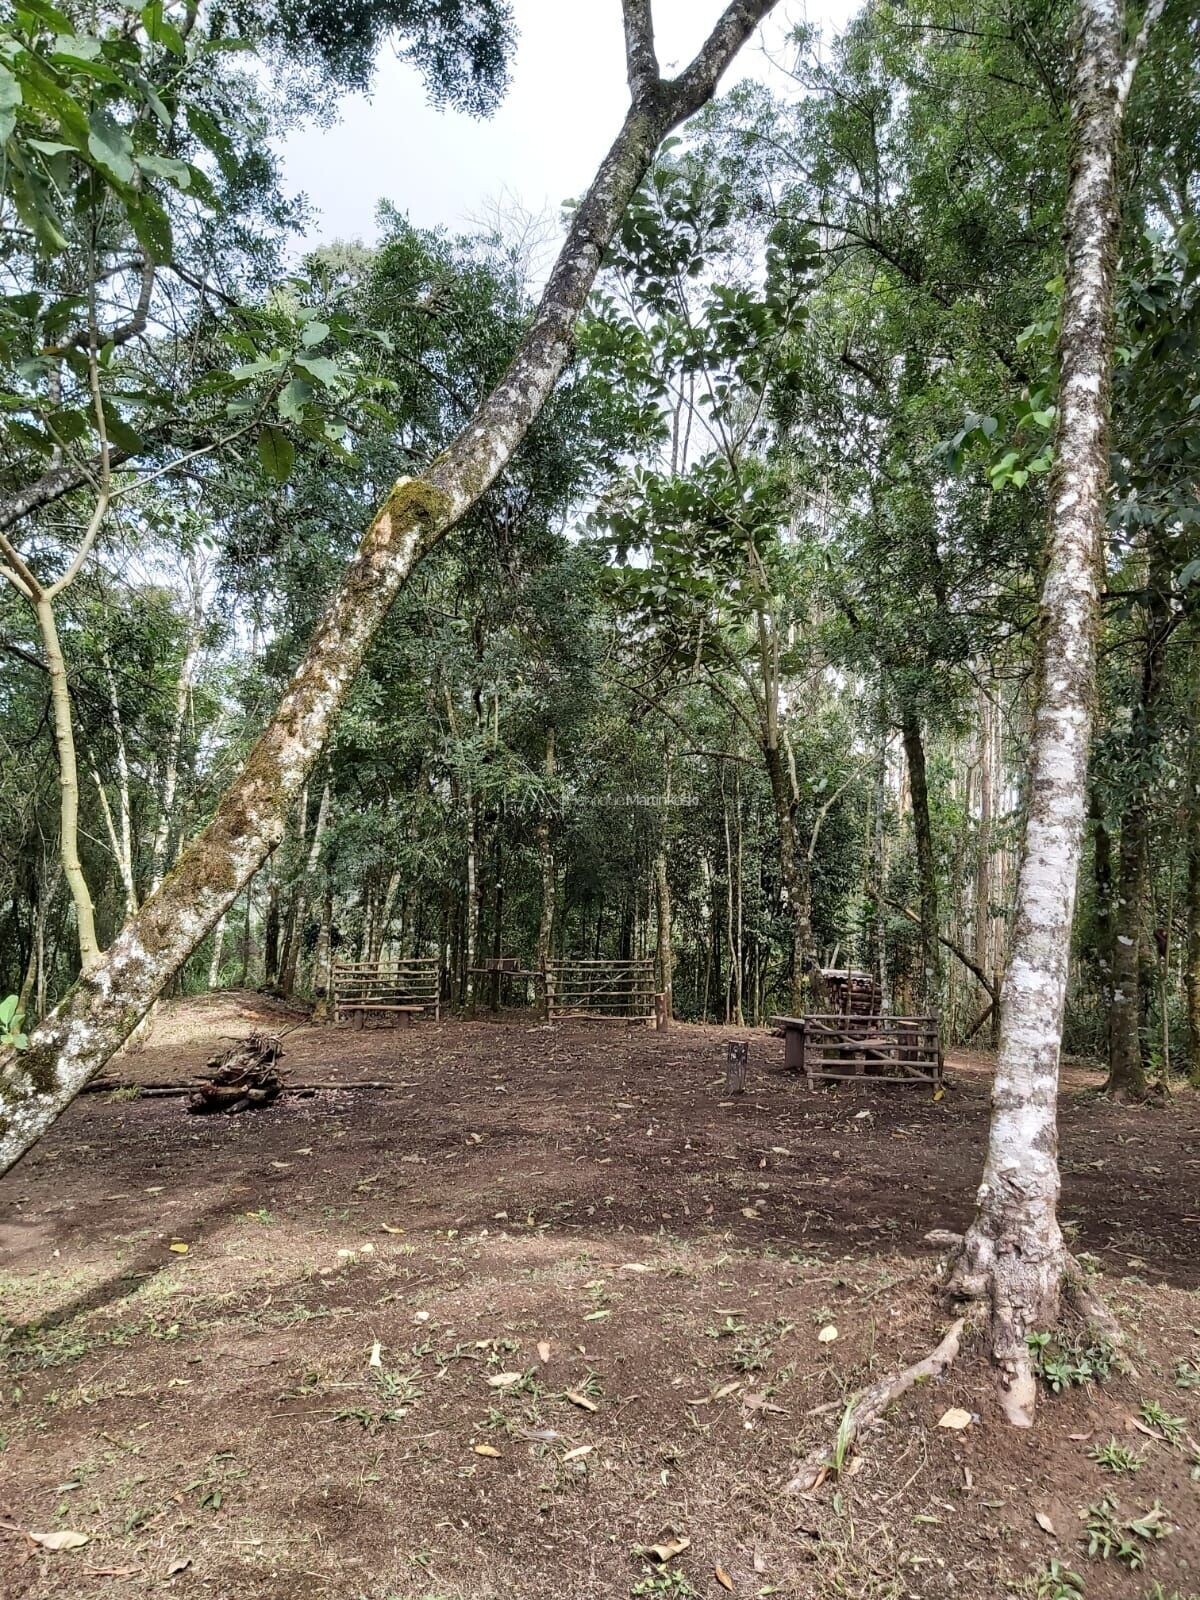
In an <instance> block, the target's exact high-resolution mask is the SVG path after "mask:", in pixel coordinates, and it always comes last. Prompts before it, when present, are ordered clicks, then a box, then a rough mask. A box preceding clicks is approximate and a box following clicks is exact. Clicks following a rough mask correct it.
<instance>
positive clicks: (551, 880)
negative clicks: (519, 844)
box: [534, 728, 557, 974]
mask: <svg viewBox="0 0 1200 1600" xmlns="http://www.w3.org/2000/svg"><path fill="white" fill-rule="evenodd" d="M554 775H555V761H554V729H553V728H549V729H548V730H547V732H546V781H547V783H553V781H554ZM547 803H549V802H548V801H547ZM537 847H538V858H539V860H540V862H541V868H542V909H541V915H540V916H539V918H538V935H537V957H536V959H535V961H534V966H535V967H536V968H537V970H538V972H540V973H543V974H544V973H545V971H546V969H547V967H548V966H549V964H550V952H551V949H552V948H553V939H554V907H555V901H556V899H557V892H556V890H557V874H556V872H555V866H554V844H553V841H552V839H551V837H550V817H549V815H548V813H547V812H546V811H545V810H543V812H542V815H541V817H540V819H539V821H538V825H537Z"/></svg>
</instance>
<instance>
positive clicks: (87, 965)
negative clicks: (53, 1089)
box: [0, 598, 136, 1171]
mask: <svg viewBox="0 0 1200 1600" xmlns="http://www.w3.org/2000/svg"><path fill="white" fill-rule="evenodd" d="M34 611H35V612H36V614H37V620H38V627H39V629H40V630H41V635H42V648H43V649H44V650H45V652H46V672H47V674H48V676H49V679H50V706H51V710H52V712H53V716H54V743H55V747H56V750H57V754H58V789H59V854H60V856H61V859H62V867H63V875H64V876H65V878H66V880H67V887H68V889H70V891H71V900H72V902H73V903H74V906H75V923H76V928H77V934H78V939H79V963H80V967H81V968H82V971H83V973H84V974H85V975H86V974H87V973H89V972H91V971H92V969H93V968H94V967H95V966H96V965H97V963H98V962H99V960H100V946H99V944H98V943H97V942H96V912H95V908H94V907H93V905H92V894H91V890H90V889H89V888H88V884H87V879H86V878H85V877H84V875H83V866H82V863H81V862H80V860H79V763H78V761H77V760H76V756H75V729H74V727H73V725H72V722H71V691H70V689H69V687H68V685H67V664H66V661H65V660H64V659H63V653H62V645H61V644H60V643H59V638H58V624H57V622H56V621H55V617H54V605H53V602H52V601H50V600H48V599H45V598H42V599H39V600H38V601H37V602H36V603H35V605H34ZM135 1020H136V1019H135ZM30 1046H31V1047H32V1046H33V1041H32V1040H30ZM2 1127H3V1113H2V1111H0V1128H2ZM0 1150H3V1138H2V1134H0ZM0 1171H3V1167H2V1166H0Z"/></svg>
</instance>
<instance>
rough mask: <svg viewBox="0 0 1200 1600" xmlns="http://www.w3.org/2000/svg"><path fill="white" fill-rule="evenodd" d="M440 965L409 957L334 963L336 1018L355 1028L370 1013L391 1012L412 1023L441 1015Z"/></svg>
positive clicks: (432, 960) (428, 959)
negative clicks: (429, 1016)
mask: <svg viewBox="0 0 1200 1600" xmlns="http://www.w3.org/2000/svg"><path fill="white" fill-rule="evenodd" d="M441 1009H442V1002H441V986H440V965H439V962H438V958H437V957H436V956H409V957H408V958H407V959H404V960H399V961H335V962H334V964H333V1016H334V1020H335V1021H341V1020H342V1019H343V1018H345V1017H348V1018H349V1019H350V1021H351V1022H352V1023H353V1024H354V1026H355V1027H356V1028H362V1027H365V1026H366V1021H367V1016H368V1014H369V1013H376V1012H379V1013H384V1014H386V1013H389V1012H390V1013H391V1014H392V1015H393V1016H398V1017H403V1018H404V1020H405V1022H412V1021H413V1020H414V1019H415V1018H417V1017H419V1016H425V1015H429V1014H432V1016H433V1017H434V1020H435V1021H436V1020H437V1018H439V1017H440V1016H441Z"/></svg>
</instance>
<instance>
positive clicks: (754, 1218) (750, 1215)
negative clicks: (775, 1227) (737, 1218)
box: [742, 1206, 762, 1222]
mask: <svg viewBox="0 0 1200 1600" xmlns="http://www.w3.org/2000/svg"><path fill="white" fill-rule="evenodd" d="M742 1215H743V1216H744V1217H745V1218H747V1220H748V1221H750V1222H761V1221H762V1215H761V1213H760V1212H758V1211H756V1210H755V1209H754V1207H753V1206H743V1207H742Z"/></svg>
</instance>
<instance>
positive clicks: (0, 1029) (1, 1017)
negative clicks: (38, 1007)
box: [0, 994, 29, 1050]
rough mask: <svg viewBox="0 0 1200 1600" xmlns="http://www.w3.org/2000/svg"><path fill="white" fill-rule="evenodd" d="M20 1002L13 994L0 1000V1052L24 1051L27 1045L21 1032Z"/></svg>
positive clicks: (25, 1038) (27, 1042) (26, 1040)
mask: <svg viewBox="0 0 1200 1600" xmlns="http://www.w3.org/2000/svg"><path fill="white" fill-rule="evenodd" d="M22 1021H23V1014H22V1011H21V1002H20V1000H19V999H18V997H17V996H16V995H15V994H10V995H7V996H6V997H5V998H4V999H3V1000H0V1050H24V1049H26V1048H27V1046H28V1044H29V1040H28V1038H27V1037H26V1036H25V1034H24V1033H23V1032H22V1029H21V1023H22Z"/></svg>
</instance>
